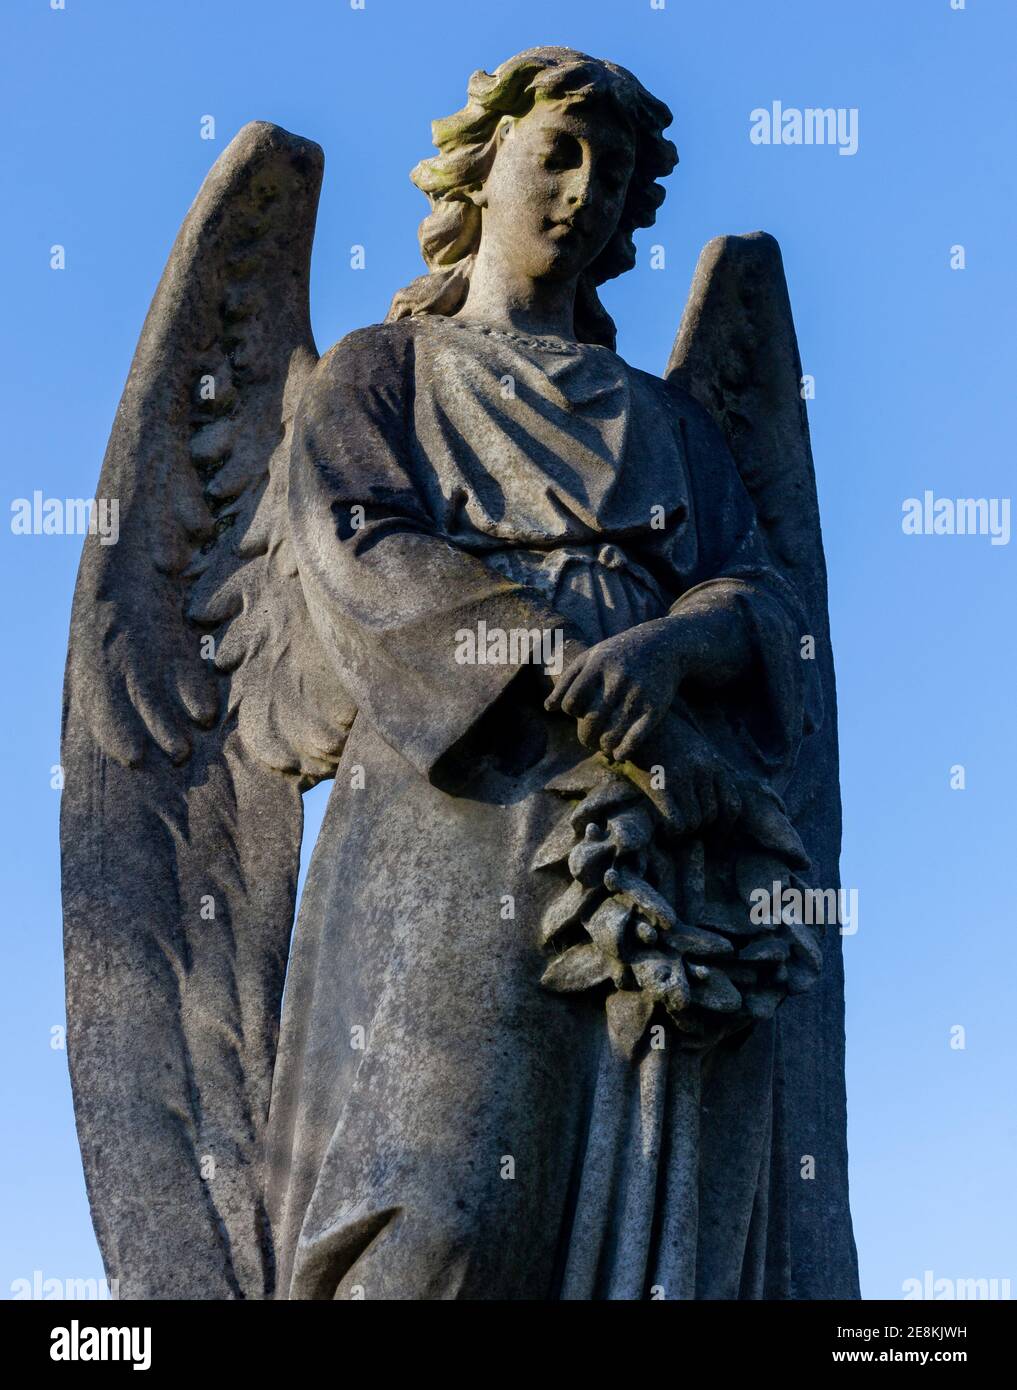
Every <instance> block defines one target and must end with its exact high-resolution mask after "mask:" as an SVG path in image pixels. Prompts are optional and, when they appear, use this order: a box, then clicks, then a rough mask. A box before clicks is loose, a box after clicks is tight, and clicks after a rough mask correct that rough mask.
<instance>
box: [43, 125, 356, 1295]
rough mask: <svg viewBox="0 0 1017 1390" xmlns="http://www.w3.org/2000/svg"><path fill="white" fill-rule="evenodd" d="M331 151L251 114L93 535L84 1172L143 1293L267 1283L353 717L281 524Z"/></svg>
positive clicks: (137, 386) (177, 266)
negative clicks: (314, 923) (298, 981)
mask: <svg viewBox="0 0 1017 1390" xmlns="http://www.w3.org/2000/svg"><path fill="white" fill-rule="evenodd" d="M322 164H323V160H322V154H321V151H320V149H319V148H318V147H317V146H316V145H314V144H312V143H310V142H309V141H306V140H303V139H300V138H298V137H295V136H292V135H290V134H288V133H287V132H285V131H283V130H281V129H279V128H278V127H276V126H272V125H268V124H264V123H254V124H251V125H248V126H246V127H245V128H244V129H243V130H242V131H241V132H240V134H239V135H238V136H237V137H236V139H235V140H234V141H233V142H232V144H231V145H230V146H229V147H228V148H227V150H226V151H225V152H224V153H223V155H222V156H221V158H220V159H219V160H218V161H217V163H216V164H215V166H214V168H213V169H212V170H211V172H210V173H209V175H208V177H207V178H206V180H205V183H204V185H203V187H202V189H201V191H200V193H199V195H198V197H197V199H196V201H195V203H194V205H193V207H192V208H191V210H190V212H189V214H188V216H187V218H186V220H185V222H184V224H183V226H182V228H181V230H180V233H179V235H178V237H177V240H176V243H175V245H174V247H173V250H172V252H171V254H170V258H169V261H168V263H167V266H166V270H165V272H164V274H163V277H162V280H161V281H160V284H159V288H158V290H157V292H156V295H155V298H154V300H153V303H152V307H151V309H150V311H149V314H148V318H147V320H146V322H145V326H144V328H143V330H142V334H141V337H140V340H139V343H138V347H137V351H136V353H135V357H134V361H133V364H132V366H131V371H130V375H129V377H128V381H127V385H126V387H125V390H124V394H123V397H122V400H121V402H120V406H119V409H118V411H117V415H116V420H115V423H114V426H113V431H112V434H111V437H110V442H109V446H108V449H107V452H106V457H105V461H104V464H103V469H102V475H101V479H100V486H99V493H98V495H99V496H102V497H104V498H109V499H115V500H116V502H117V504H118V507H119V537H118V540H117V542H116V543H115V544H112V545H104V544H102V543H101V540H100V538H99V537H98V536H89V537H88V538H87V541H86V545H85V550H84V554H83V558H82V562H81V568H80V571H79V576H78V583H77V588H76V591H75V599H74V608H73V616H72V623H71V646H70V653H69V657H68V666H67V674H66V681H65V694H64V741H63V763H64V770H65V792H64V799H63V806H62V813H61V843H62V859H63V891H64V918H65V943H66V960H67V995H68V1050H69V1056H70V1062H71V1072H72V1082H73V1088H74V1097H75V1109H76V1115H77V1122H78V1130H79V1138H80V1141H81V1146H82V1152H83V1156H84V1162H85V1172H86V1181H87V1184H88V1190H89V1198H90V1202H91V1205H92V1211H93V1217H94V1220H95V1224H96V1229H97V1232H98V1235H99V1240H100V1245H101V1248H102V1252H103V1256H104V1259H105V1262H106V1266H107V1273H108V1275H109V1277H110V1278H111V1279H117V1280H118V1282H119V1292H120V1296H121V1297H133V1298H154V1297H177V1298H264V1297H267V1296H269V1295H270V1294H271V1291H272V1284H273V1259H272V1241H271V1232H270V1231H269V1229H268V1224H267V1220H266V1218H265V1215H264V1203H263V1195H262V1194H263V1174H262V1170H261V1164H262V1140H263V1130H264V1125H265V1121H266V1118H267V1112H268V1100H269V1088H270V1083H271V1076H272V1065H273V1060H274V1054H275V1046H276V1035H277V1027H278V1017H279V1005H280V999H281V994H282V987H283V981H284V977H285V969H286V958H287V953H288V948H289V938H290V933H291V930H292V925H293V915H294V906H295V894H296V880H297V872H298V866H299V850H300V839H301V831H302V810H301V792H302V790H303V789H305V788H306V787H308V786H310V785H312V784H313V783H314V782H316V781H318V780H320V779H321V778H323V777H328V776H331V775H332V774H333V773H334V770H335V766H336V763H337V760H338V757H339V755H340V753H341V750H342V746H343V742H344V739H345V735H346V733H347V732H348V730H349V727H350V724H351V723H352V720H353V716H354V713H355V711H354V709H353V707H352V705H351V703H350V701H349V699H348V697H347V696H346V695H345V693H344V692H343V691H342V689H341V688H340V686H339V684H338V681H337V678H336V676H335V674H334V673H333V672H332V671H331V670H330V668H329V667H328V665H327V663H326V661H325V658H324V656H323V654H322V652H321V651H320V649H319V646H318V644H317V641H316V639H315V637H314V634H313V631H312V628H311V624H310V620H309V617H308V614H307V610H306V607H305V604H304V599H303V594H302V590H301V585H300V580H299V577H298V574H297V569H296V564H295V560H294V556H293V551H292V546H291V542H290V538H289V534H288V523H287V481H288V480H287V474H288V451H289V440H290V432H291V424H292V418H293V413H294V410H295V407H296V404H297V400H298V398H299V396H300V393H301V390H302V387H303V385H304V383H305V381H306V379H307V377H308V375H309V373H310V372H311V370H312V369H313V367H314V364H315V361H316V358H317V354H316V350H315V346H314V341H313V337H312V334H311V328H310V318H309V309H308V281H309V264H310V252H311V242H312V238H313V232H314V219H315V212H316V208H317V200H318V191H319V188H320V183H321V173H322Z"/></svg>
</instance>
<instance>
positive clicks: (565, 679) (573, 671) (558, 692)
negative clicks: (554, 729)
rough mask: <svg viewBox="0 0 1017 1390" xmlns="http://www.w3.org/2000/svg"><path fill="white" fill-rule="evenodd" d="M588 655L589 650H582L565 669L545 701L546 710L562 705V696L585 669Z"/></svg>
mask: <svg viewBox="0 0 1017 1390" xmlns="http://www.w3.org/2000/svg"><path fill="white" fill-rule="evenodd" d="M587 656H589V652H580V654H579V655H578V656H577V657H574V658H573V659H572V660H571V661H570V662H569V664H568V665H567V666H566V667H565V670H564V671H563V672H562V673H561V675H560V676H559V677H558V679H557V680H556V681H555V683H554V687H553V689H552V690H551V693H550V695H549V696H548V697H547V699H546V700H545V701H544V708H545V709H546V710H556V709H558V708H559V707H560V705H561V702H562V697H563V696H564V695H565V694H566V693H567V691H568V689H569V686H570V685H571V684H572V682H573V681H574V680H575V678H576V676H578V675H579V673H580V671H581V670H582V669H583V666H584V665H585V664H586V658H587Z"/></svg>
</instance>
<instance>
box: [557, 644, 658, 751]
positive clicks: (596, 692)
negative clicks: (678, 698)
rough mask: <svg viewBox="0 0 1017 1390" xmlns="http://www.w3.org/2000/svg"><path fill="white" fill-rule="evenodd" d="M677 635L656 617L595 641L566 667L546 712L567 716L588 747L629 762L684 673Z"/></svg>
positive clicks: (656, 720)
mask: <svg viewBox="0 0 1017 1390" xmlns="http://www.w3.org/2000/svg"><path fill="white" fill-rule="evenodd" d="M679 631H680V624H678V623H677V622H676V621H675V620H674V619H673V618H657V619H654V620H653V621H651V622H648V623H640V624H639V626H638V627H634V628H630V629H629V631H628V632H622V633H619V634H618V636H617V637H608V638H607V639H606V640H605V641H603V642H598V644H597V645H596V646H595V647H591V648H590V650H589V651H586V652H584V653H583V654H582V655H581V656H579V657H577V658H576V659H575V660H574V661H572V662H570V663H569V665H568V666H566V668H565V670H564V671H563V672H562V674H561V675H560V676H559V677H558V679H557V681H556V682H555V685H554V689H553V690H552V691H551V694H550V695H549V696H548V698H547V699H546V700H545V702H544V706H545V708H546V709H548V710H558V709H560V710H562V711H563V712H564V713H565V714H570V715H571V716H572V717H573V718H574V719H575V720H576V722H577V726H578V733H579V739H580V741H581V742H582V743H583V744H584V745H585V746H586V747H587V748H592V749H594V750H596V749H599V750H600V751H602V752H604V753H606V754H607V756H608V757H609V758H612V759H613V760H614V761H616V762H620V761H623V760H624V759H626V758H628V757H630V756H631V755H632V753H634V752H635V750H636V749H637V748H638V747H639V745H640V743H641V742H642V741H643V739H645V738H646V736H647V735H648V734H649V733H650V732H651V731H652V730H653V729H654V728H656V726H657V725H658V724H659V723H660V721H661V719H663V717H664V715H665V714H666V713H667V711H668V710H669V709H670V708H671V704H672V702H673V700H674V697H675V694H676V692H677V690H678V684H679V682H680V680H681V678H682V674H683V672H682V663H681V659H680V652H679V643H680V636H679Z"/></svg>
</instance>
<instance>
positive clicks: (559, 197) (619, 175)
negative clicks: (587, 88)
mask: <svg viewBox="0 0 1017 1390" xmlns="http://www.w3.org/2000/svg"><path fill="white" fill-rule="evenodd" d="M497 139H498V145H497V152H496V154H495V158H494V163H493V165H492V166H491V171H490V173H489V174H488V176H487V178H486V180H485V181H484V185H483V189H482V191H481V193H480V195H479V196H478V198H477V202H478V203H480V205H481V206H482V207H483V210H484V214H483V232H482V238H483V240H484V241H487V242H488V243H489V245H488V247H485V251H486V252H490V251H491V250H493V251H495V253H496V254H497V255H498V256H499V257H500V258H503V259H504V260H505V261H507V262H508V263H509V264H510V265H511V266H512V268H513V269H514V270H515V271H516V272H517V273H518V274H519V275H521V276H524V277H526V278H528V279H531V280H541V279H571V278H574V277H577V276H579V275H580V274H582V272H583V271H584V270H585V269H586V268H587V266H589V265H591V264H592V262H593V261H595V260H596V259H597V257H598V256H599V255H600V253H601V251H603V249H604V247H605V246H606V245H607V243H608V242H609V241H610V239H611V237H612V236H613V235H614V232H615V230H616V229H617V226H618V219H619V217H620V216H621V211H622V208H623V206H624V204H625V196H626V193H627V191H628V186H629V180H630V178H631V177H632V170H633V167H634V164H635V145H634V142H633V139H632V137H631V135H630V134H629V133H628V131H627V130H626V129H625V127H624V126H622V125H621V124H620V123H619V122H618V121H617V120H614V119H612V117H611V114H610V112H609V111H608V110H606V109H603V108H597V107H583V106H578V105H576V104H574V103H573V104H571V105H567V104H563V103H560V102H538V103H537V104H536V105H535V106H534V107H533V109H532V110H531V111H530V112H529V113H528V114H527V115H525V116H523V117H521V118H519V119H513V118H511V117H508V118H506V120H505V121H503V122H502V124H501V126H500V127H499V130H498V136H497ZM490 243H493V246H492V245H490Z"/></svg>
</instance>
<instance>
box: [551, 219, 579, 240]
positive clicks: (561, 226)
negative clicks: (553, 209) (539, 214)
mask: <svg viewBox="0 0 1017 1390" xmlns="http://www.w3.org/2000/svg"><path fill="white" fill-rule="evenodd" d="M545 229H546V231H547V234H548V236H553V237H555V238H556V239H557V240H561V239H562V238H564V237H566V236H574V235H575V234H576V233H577V232H581V231H582V228H581V227H580V226H579V224H578V223H576V222H574V221H573V220H572V218H571V217H563V218H560V219H555V218H550V217H549V218H547V219H546V222H545Z"/></svg>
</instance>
